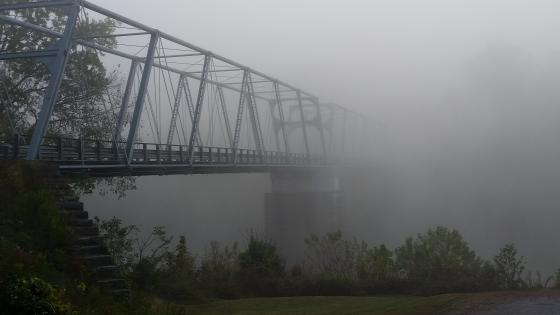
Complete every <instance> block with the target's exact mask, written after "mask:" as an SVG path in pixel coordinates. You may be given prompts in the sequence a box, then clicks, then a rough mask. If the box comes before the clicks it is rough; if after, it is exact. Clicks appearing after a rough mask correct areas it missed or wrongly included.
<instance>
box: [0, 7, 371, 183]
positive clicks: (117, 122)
mask: <svg viewBox="0 0 560 315" xmlns="http://www.w3.org/2000/svg"><path fill="white" fill-rule="evenodd" d="M13 2H14V3H9V4H2V5H0V23H2V24H4V27H6V28H7V27H10V28H14V29H16V30H25V32H27V33H26V34H30V35H29V36H32V38H33V39H34V40H33V41H32V40H30V41H27V42H26V43H27V46H25V45H24V47H17V49H11V50H10V49H7V50H4V51H0V70H3V71H4V70H5V71H6V73H8V72H9V70H10V69H11V67H13V65H17V64H18V63H22V62H27V63H31V62H32V63H36V64H37V67H46V69H47V71H48V73H49V76H48V79H47V80H46V82H45V83H44V89H43V92H42V93H43V94H42V95H41V97H40V98H38V100H39V102H38V104H36V106H37V111H38V115H37V117H36V118H34V121H33V122H32V125H33V126H34V127H33V128H32V129H33V132H32V134H29V135H26V134H23V133H22V132H17V131H14V134H15V136H13V137H11V138H9V139H4V140H2V142H1V143H0V158H5V159H27V160H44V161H49V162H51V163H54V164H56V165H58V166H59V167H60V169H61V170H63V171H66V172H87V173H88V174H92V175H96V176H112V175H122V174H132V175H143V174H170V173H193V172H200V173H209V172H247V171H267V170H270V169H271V168H276V167H322V166H325V165H331V164H333V163H335V161H338V160H340V159H342V158H348V157H352V156H358V155H359V150H360V148H361V147H362V144H363V142H364V140H363V139H364V137H367V134H368V133H367V131H366V128H367V127H368V124H367V121H366V119H365V118H364V117H363V116H361V115H359V114H357V113H355V112H353V111H350V110H348V109H346V108H344V107H342V106H339V105H337V104H334V103H324V102H320V101H319V98H318V97H316V96H314V95H313V94H310V93H308V92H306V91H304V90H302V89H299V88H297V87H294V86H292V85H290V84H288V83H285V82H283V81H280V80H278V79H275V78H273V77H271V76H268V75H266V74H264V73H261V72H259V71H256V70H253V69H251V68H249V67H247V66H244V65H242V64H240V63H237V62H235V61H233V60H230V59H228V58H225V57H222V56H220V55H217V54H215V53H213V52H211V51H208V50H206V49H203V48H200V47H198V46H195V45H193V44H190V43H188V42H186V41H183V40H181V39H179V38H177V37H174V36H172V35H169V34H167V33H164V32H161V31H159V30H157V29H155V28H152V27H149V26H146V25H144V24H142V23H139V22H136V21H133V20H131V19H129V18H126V17H124V16H122V15H120V14H117V13H115V12H112V11H110V10H107V9H104V8H102V7H99V6H97V5H95V4H93V3H90V2H88V1H82V0H47V1H34V2H22V1H13ZM33 12H42V14H43V15H44V16H46V18H45V20H41V22H37V19H33V18H30V17H33V16H34V15H33ZM45 13H46V14H45ZM55 14H56V15H58V16H59V17H60V16H61V15H63V16H64V17H65V18H64V19H63V23H62V25H59V24H61V23H56V22H54V16H55ZM49 19H51V20H49ZM92 21H105V22H107V21H109V22H110V25H112V27H113V30H112V32H111V33H110V34H107V33H99V34H97V33H96V30H95V28H91V27H90V28H88V25H91V23H92ZM84 29H88V31H87V32H84ZM0 38H2V37H0ZM38 38H39V39H40V40H39V39H38ZM3 40H8V39H7V38H5V37H4V38H3ZM38 42H40V43H38ZM44 43H47V44H44ZM0 46H1V45H0ZM8 46H9V45H8ZM84 51H86V52H89V53H91V52H94V53H95V54H96V56H97V57H98V58H99V60H100V61H101V62H102V64H103V66H104V67H105V68H107V69H119V70H117V71H116V72H115V73H117V75H116V78H117V79H116V80H115V82H116V83H115V82H114V83H115V84H113V86H112V87H111V88H112V89H113V90H112V91H105V92H103V93H97V94H96V96H95V97H96V98H95V102H96V103H97V104H102V106H103V108H104V110H105V112H110V113H111V115H110V116H111V118H112V120H111V125H110V126H109V127H107V126H105V128H110V129H111V130H110V134H111V135H110V136H109V137H106V138H88V137H83V136H73V137H70V138H64V137H56V136H55V137H53V136H50V133H49V124H52V121H53V117H54V116H56V112H57V105H58V103H59V101H60V95H59V94H60V93H59V92H60V90H61V86H62V85H63V84H64V83H65V81H71V78H70V76H69V75H68V71H69V70H68V67H67V64H68V62H69V59H71V58H72V55H73V54H77V53H79V52H84ZM121 65H125V66H124V67H122V68H126V69H128V71H127V72H126V73H122V71H121V70H120V69H121V67H120V66H121ZM1 78H3V77H1ZM8 79H9V77H8V75H6V79H4V78H3V79H2V80H8ZM4 83H6V82H4ZM70 83H72V84H78V85H79V84H80V82H70ZM121 83H122V84H121ZM0 85H2V83H0ZM115 86H116V87H115ZM82 88H83V90H84V95H87V94H88V86H83V87H82ZM0 101H2V102H3V103H4V104H5V105H6V106H4V109H6V112H7V115H8V118H9V116H10V113H9V110H8V109H7V108H8V107H9V106H8V105H13V102H11V97H10V91H9V89H7V88H6V87H5V86H4V87H3V86H0ZM19 105H21V104H18V106H19ZM100 106H101V105H100ZM0 110H2V108H0ZM28 119H30V118H28Z"/></svg>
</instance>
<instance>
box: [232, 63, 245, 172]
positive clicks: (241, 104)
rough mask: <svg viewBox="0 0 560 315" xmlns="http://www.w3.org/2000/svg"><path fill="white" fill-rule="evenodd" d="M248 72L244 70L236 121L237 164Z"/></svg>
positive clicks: (234, 145) (235, 149)
mask: <svg viewBox="0 0 560 315" xmlns="http://www.w3.org/2000/svg"><path fill="white" fill-rule="evenodd" d="M247 75H248V72H247V71H245V72H243V83H242V84H241V93H240V94H239V106H238V107H237V119H236V121H235V131H234V135H233V145H232V149H233V163H234V164H237V149H238V147H239V135H240V134H241V123H242V122H243V110H244V109H245V91H246V90H247Z"/></svg>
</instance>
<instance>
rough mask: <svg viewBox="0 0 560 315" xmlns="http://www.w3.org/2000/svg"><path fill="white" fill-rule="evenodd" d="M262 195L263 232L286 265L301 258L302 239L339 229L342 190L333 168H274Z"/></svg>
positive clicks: (302, 252)
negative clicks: (263, 211) (276, 247)
mask: <svg viewBox="0 0 560 315" xmlns="http://www.w3.org/2000/svg"><path fill="white" fill-rule="evenodd" d="M270 178H271V182H272V185H271V192H270V193H267V194H266V196H265V233H266V236H267V237H268V238H269V239H271V240H272V241H273V242H274V243H275V244H276V245H277V246H278V248H279V250H280V252H281V254H282V255H283V256H284V257H285V258H286V260H287V262H288V264H294V263H297V262H299V261H301V260H302V259H303V258H304V256H303V255H304V253H305V238H307V237H309V236H310V235H311V234H316V235H323V234H325V233H327V232H333V231H336V230H338V229H340V222H341V220H340V215H341V213H340V212H341V208H342V207H341V200H342V199H341V192H340V185H339V179H338V176H337V174H336V169H335V168H334V167H321V168H309V169H299V170H293V169H292V170H282V169H279V170H273V171H272V172H271V173H270Z"/></svg>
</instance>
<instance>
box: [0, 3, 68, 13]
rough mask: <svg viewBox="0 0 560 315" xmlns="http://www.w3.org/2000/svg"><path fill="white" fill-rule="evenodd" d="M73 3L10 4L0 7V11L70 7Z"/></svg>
mask: <svg viewBox="0 0 560 315" xmlns="http://www.w3.org/2000/svg"><path fill="white" fill-rule="evenodd" d="M74 3H76V1H74V0H65V1H36V2H24V3H10V4H3V5H0V11H13V10H23V9H35V8H47V7H61V6H68V5H71V4H74Z"/></svg>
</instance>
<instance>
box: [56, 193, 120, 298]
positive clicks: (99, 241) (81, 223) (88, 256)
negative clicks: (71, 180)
mask: <svg viewBox="0 0 560 315" xmlns="http://www.w3.org/2000/svg"><path fill="white" fill-rule="evenodd" d="M58 207H59V208H60V211H61V213H62V215H63V217H64V218H65V219H66V220H67V222H68V224H69V225H70V227H71V228H72V229H73V231H74V235H75V237H76V238H75V245H74V252H75V254H76V256H77V257H79V258H80V259H81V260H82V261H83V262H84V264H85V265H86V266H87V267H88V269H89V270H91V272H92V276H93V280H94V281H95V283H96V284H97V285H98V286H99V287H100V288H102V289H103V290H104V291H106V292H108V293H110V294H111V295H113V296H116V297H126V296H128V295H129V293H130V290H129V289H128V287H127V284H126V281H125V280H124V279H123V278H122V276H121V274H120V270H119V267H118V266H116V265H115V263H114V261H113V258H112V257H111V255H109V251H108V249H107V247H106V246H105V244H104V242H103V238H102V237H101V236H100V235H99V229H98V228H97V226H96V225H95V224H94V223H93V221H92V220H91V219H89V214H88V213H87V211H84V204H83V202H80V201H79V200H78V198H76V197H74V196H66V197H63V198H62V199H61V201H60V202H59V203H58Z"/></svg>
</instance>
